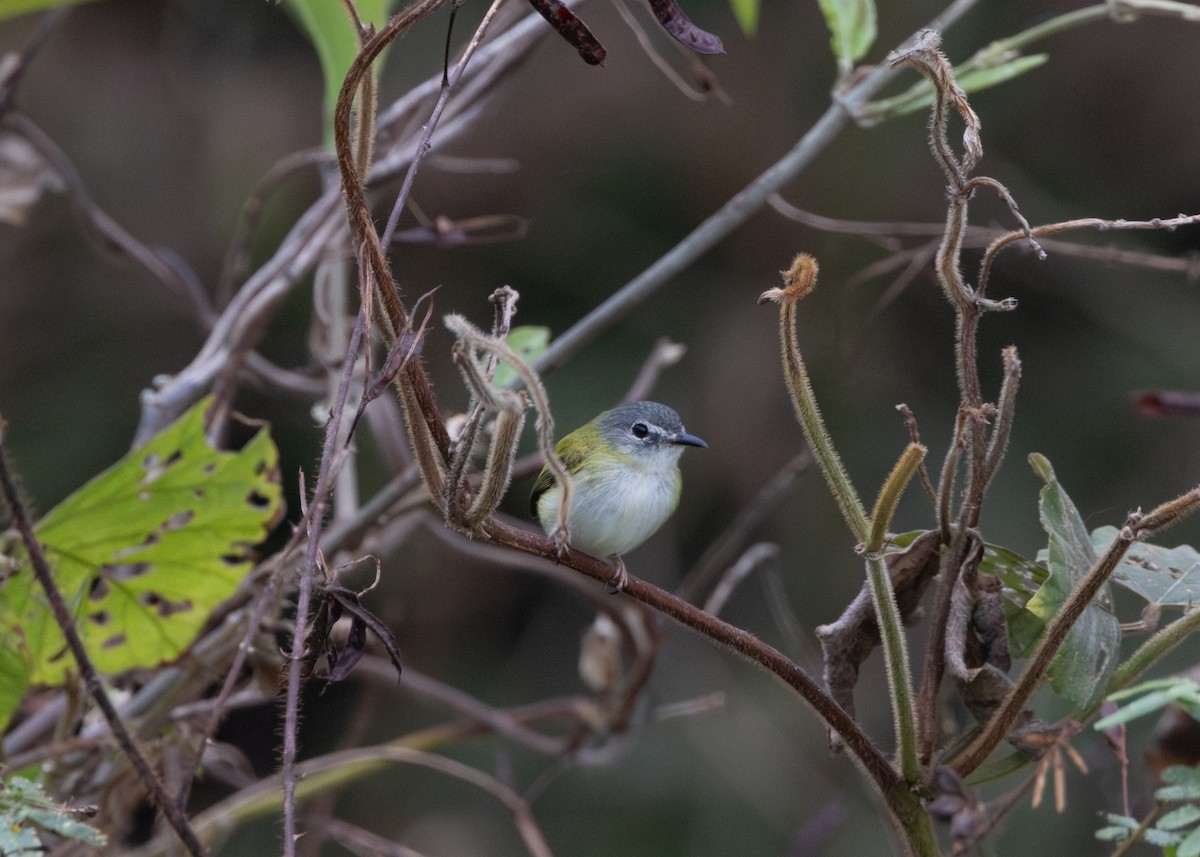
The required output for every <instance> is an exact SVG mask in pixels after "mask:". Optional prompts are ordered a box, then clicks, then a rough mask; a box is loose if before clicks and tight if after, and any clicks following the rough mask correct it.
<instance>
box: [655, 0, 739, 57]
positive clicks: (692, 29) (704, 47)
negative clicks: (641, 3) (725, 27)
mask: <svg viewBox="0 0 1200 857" xmlns="http://www.w3.org/2000/svg"><path fill="white" fill-rule="evenodd" d="M650 9H651V10H652V11H653V12H654V17H655V18H658V23H660V24H662V27H663V29H664V30H666V31H667V32H668V33H670V34H671V37H672V38H674V39H675V41H677V42H679V44H681V45H683V46H684V47H686V48H691V49H692V50H694V51H695V52H696V53H698V54H719V53H723V52H724V51H725V46H724V45H723V44H721V40H720V39H719V38H717V37H716V36H714V35H713V34H712V33H707V32H705V31H704V30H701V29H700V28H699V27H697V26H696V25H695V24H693V23H692V22H691V21H689V20H688V17H687V15H685V14H683V10H682V9H680V8H679V4H678V3H676V2H675V0H650Z"/></svg>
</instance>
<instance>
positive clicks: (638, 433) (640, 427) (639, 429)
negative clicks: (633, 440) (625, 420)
mask: <svg viewBox="0 0 1200 857" xmlns="http://www.w3.org/2000/svg"><path fill="white" fill-rule="evenodd" d="M629 430H630V431H631V432H633V436H634V437H637V438H642V437H645V436H646V435H648V434H650V427H649V426H648V425H646V424H645V423H634V424H633V426H632V427H631V428H630V429H629Z"/></svg>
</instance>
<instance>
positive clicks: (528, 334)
mask: <svg viewBox="0 0 1200 857" xmlns="http://www.w3.org/2000/svg"><path fill="white" fill-rule="evenodd" d="M505 342H507V343H508V347H509V348H511V349H512V350H513V351H515V352H516V353H517V356H518V357H520V358H521V359H522V360H524V361H525V362H526V363H532V362H533V361H535V360H537V359H538V358H539V357H541V356H542V353H543V352H544V351H545V350H546V349H547V348H548V347H550V328H548V327H539V326H537V325H532V324H527V325H522V326H520V327H514V328H513V329H512V330H511V331H509V334H508V338H507V339H506V340H505ZM516 377H517V372H516V370H515V369H513V368H512V367H511V366H509V365H508V364H507V363H504V362H501V363H500V364H499V365H498V366H497V367H496V375H495V377H494V378H493V379H492V385H493V386H495V387H504V386H507V385H508V384H509V383H510V382H511V381H512V380H513V379H515V378H516Z"/></svg>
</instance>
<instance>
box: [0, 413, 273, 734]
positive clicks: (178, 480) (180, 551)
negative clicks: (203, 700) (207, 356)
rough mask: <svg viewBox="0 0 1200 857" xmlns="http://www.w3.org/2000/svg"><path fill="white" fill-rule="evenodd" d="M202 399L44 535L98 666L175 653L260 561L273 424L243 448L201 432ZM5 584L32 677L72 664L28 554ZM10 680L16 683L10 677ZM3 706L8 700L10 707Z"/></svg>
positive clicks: (269, 518) (50, 522) (6, 618)
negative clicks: (222, 444)
mask: <svg viewBox="0 0 1200 857" xmlns="http://www.w3.org/2000/svg"><path fill="white" fill-rule="evenodd" d="M209 404H210V400H207V399H206V400H205V401H203V402H201V403H199V404H198V405H196V406H195V407H193V408H192V409H191V410H190V411H188V412H187V413H186V414H184V415H183V416H182V417H181V418H180V419H179V420H178V421H177V422H176V423H174V424H173V425H172V426H170V427H169V428H167V429H166V430H165V431H163V432H162V433H161V434H159V435H158V436H156V437H154V438H152V439H151V440H150V441H149V442H148V443H147V444H146V445H145V446H143V447H141V448H140V449H137V450H134V451H133V452H131V453H129V454H128V455H126V456H125V457H124V458H122V459H121V460H120V461H118V462H117V463H116V464H115V465H113V466H112V467H111V468H109V469H108V470H106V471H105V472H104V473H101V474H100V475H99V476H97V477H96V478H95V479H93V480H92V481H91V482H89V483H88V484H87V485H85V486H83V487H82V488H80V489H79V490H78V491H76V492H75V493H74V494H72V495H71V496H70V497H68V498H67V499H66V500H64V501H63V502H62V503H61V504H59V505H58V506H56V507H55V508H54V509H53V510H51V511H50V512H49V513H48V514H47V515H46V516H45V517H44V518H43V519H42V520H41V521H40V522H39V523H38V525H37V528H36V533H37V538H38V541H39V542H40V543H41V544H42V545H43V548H44V550H45V553H46V558H47V560H48V561H49V563H50V565H51V568H52V569H53V572H54V577H55V581H56V583H57V584H58V589H59V591H60V592H61V593H62V595H63V597H64V598H65V599H66V601H67V604H68V605H69V606H70V608H71V610H72V612H73V615H74V617H75V627H76V629H77V630H78V632H79V635H80V637H81V638H82V640H83V643H84V645H85V647H86V648H87V652H88V655H89V656H90V657H91V659H92V661H93V663H94V664H95V666H96V668H97V669H99V670H100V671H101V672H103V673H107V674H114V673H120V672H123V671H125V670H129V669H133V668H136V667H151V666H156V665H158V664H160V663H162V662H164V661H169V660H171V659H173V658H175V657H177V656H178V655H179V654H181V653H182V652H183V651H184V649H186V648H187V646H188V645H190V644H191V642H192V641H193V640H194V639H195V637H196V634H197V633H198V632H199V631H200V629H201V627H202V626H203V625H204V623H205V621H206V620H207V619H208V616H209V614H210V613H211V612H212V610H213V609H214V608H215V607H216V606H217V605H218V604H220V603H221V602H222V601H224V600H225V599H226V598H228V597H229V596H230V595H232V594H233V592H234V590H235V589H236V588H237V586H238V584H239V583H241V581H242V579H243V578H244V577H245V576H246V573H247V572H248V571H249V570H250V568H251V565H252V554H251V549H252V547H253V546H254V545H256V544H257V543H259V542H261V541H262V540H263V539H264V538H265V537H266V535H267V533H268V532H269V530H270V528H271V527H272V526H273V524H274V523H275V522H276V521H277V520H278V517H279V515H280V514H281V507H282V497H281V490H280V485H279V471H278V451H277V450H276V449H275V445H274V443H272V441H271V438H270V435H269V434H268V433H267V431H266V430H265V429H260V430H259V431H258V432H257V433H256V434H255V435H254V437H253V438H252V439H251V440H250V442H249V443H247V444H246V445H245V446H244V447H243V448H242V449H241V450H239V451H237V452H218V451H216V450H214V449H212V448H211V447H210V446H209V445H208V443H207V441H206V440H205V437H204V414H205V411H206V410H207V408H208V406H209ZM17 561H18V563H19V565H18V567H17V570H16V571H15V572H14V573H13V574H12V575H11V576H10V577H9V578H8V580H7V581H6V582H5V584H4V586H3V588H0V623H2V624H3V626H6V627H8V628H10V629H11V630H12V633H11V635H10V638H11V639H13V640H14V642H15V646H14V648H15V650H16V652H17V653H18V654H19V655H20V656H21V659H22V661H23V662H24V664H25V667H26V669H27V670H28V681H29V682H30V683H34V684H50V685H53V684H58V683H60V682H62V681H63V679H64V678H65V677H66V675H67V673H68V671H72V670H74V668H75V664H74V660H73V658H72V656H71V654H70V652H69V651H67V649H66V642H65V639H64V637H63V634H62V631H61V630H60V629H59V627H58V624H57V623H56V622H55V620H54V617H53V615H52V614H51V611H50V608H49V605H48V604H47V602H46V597H45V593H44V591H43V590H42V588H41V586H40V584H38V582H37V580H36V579H34V576H33V572H32V569H31V568H30V567H29V562H28V558H27V557H24V556H23V555H21V554H18V555H17ZM10 684H11V683H10ZM2 707H3V703H0V713H2Z"/></svg>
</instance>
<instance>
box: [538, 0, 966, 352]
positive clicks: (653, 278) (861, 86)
mask: <svg viewBox="0 0 1200 857" xmlns="http://www.w3.org/2000/svg"><path fill="white" fill-rule="evenodd" d="M976 2H978V0H954V2H952V3H951V4H950V5H949V6H947V7H946V8H945V10H943V11H942V13H941V14H939V15H938V16H937V17H936V18H935V19H934V20H933V21H931V22H930V23H929V28H931V29H936V30H939V31H942V32H944V31H945V30H946V28H948V27H950V26H951V25H952V24H953V23H954V22H955V21H957V20H958V19H959V18H961V17H962V16H963V15H964V14H966V13H967V11H968V10H969V9H970V8H971V7H972V6H974V5H975V4H976ZM916 38H917V37H916V36H915V35H914V36H913V37H911V38H910V39H908V40H907V41H906V42H905V45H906V46H907V45H909V44H911V43H913V42H914V41H915V40H916ZM895 76H896V72H895V70H893V69H890V68H887V67H886V66H878V67H876V68H875V69H873V70H871V71H870V72H868V73H867V74H866V75H864V76H863V78H862V80H860V81H859V82H858V83H857V84H855V85H854V86H853V87H851V88H850V89H849V90H848V91H847V92H846V93H845V94H844V95H843V96H842V97H839V98H838V99H837V100H836V101H835V102H834V103H833V104H832V105H830V107H829V109H828V110H826V111H825V113H824V114H822V116H821V118H820V119H818V120H817V121H816V123H815V124H814V125H813V126H812V128H810V129H809V130H808V132H807V133H806V134H805V135H804V136H803V137H801V138H800V140H799V141H798V142H797V143H796V145H795V146H793V147H792V149H791V150H790V151H788V152H787V154H785V155H784V156H783V157H782V158H780V159H779V160H778V161H776V162H775V163H774V164H772V165H771V166H770V167H768V168H767V169H766V171H765V172H763V173H762V174H761V175H759V176H758V178H756V179H754V181H752V182H751V183H750V184H749V185H747V186H746V187H745V188H744V189H743V190H741V191H740V192H738V193H737V194H735V195H734V196H733V197H732V198H731V199H729V201H728V202H726V203H725V204H724V205H723V206H721V207H720V208H719V209H718V210H717V211H716V212H714V213H713V214H711V215H709V217H707V218H706V219H705V220H704V221H703V222H702V223H701V224H700V225H699V226H697V227H696V228H695V229H693V230H692V231H691V232H690V233H688V235H687V236H685V237H684V238H683V239H682V240H681V241H680V242H679V243H678V244H676V245H675V246H674V247H673V248H671V250H669V251H667V252H666V253H665V254H663V255H662V256H661V257H660V258H659V259H658V260H657V261H656V262H654V264H652V265H651V266H650V267H648V268H646V270H644V271H642V272H641V273H640V274H638V275H637V276H636V277H634V278H633V279H632V280H630V281H629V282H628V283H626V284H625V285H624V286H622V287H621V288H620V289H618V290H617V291H615V292H614V293H613V294H612V295H610V296H609V297H608V299H606V300H605V301H604V302H603V303H602V304H600V306H598V307H596V308H595V309H594V310H592V311H591V312H590V313H588V314H587V315H586V316H584V317H583V318H582V319H580V320H579V321H578V322H576V323H575V324H574V325H573V326H572V327H571V328H570V329H568V330H567V331H566V332H564V333H563V334H562V335H561V336H559V337H557V338H556V339H555V340H554V342H552V343H551V344H550V347H549V348H548V349H546V352H545V353H544V354H543V355H542V356H541V357H540V358H538V360H537V361H536V362H535V363H534V366H533V368H534V370H535V371H536V372H538V374H540V375H545V374H546V373H548V372H551V371H553V370H554V369H558V368H559V367H561V366H563V365H564V364H566V362H567V361H568V360H570V359H571V358H572V357H574V356H575V355H576V354H578V353H579V352H580V351H582V350H583V349H584V347H586V346H587V345H588V344H589V343H590V342H591V341H592V340H594V339H595V338H596V337H597V336H599V335H600V333H601V332H603V331H604V330H607V329H608V328H609V327H611V326H612V325H614V324H615V323H616V322H618V321H619V320H620V319H622V318H624V317H625V316H626V315H628V314H629V313H631V312H633V310H634V309H636V308H637V307H638V306H639V305H640V304H641V303H642V302H643V301H644V300H646V299H647V298H649V297H650V296H651V295H653V294H654V293H655V292H657V291H658V290H659V289H660V288H662V287H663V286H665V285H666V284H667V283H669V282H671V281H672V280H673V279H674V278H675V277H676V276H678V275H679V274H681V273H683V271H684V270H685V269H686V268H687V267H688V266H690V265H691V264H692V263H693V262H695V261H696V260H697V259H698V258H699V257H700V256H702V255H703V254H704V253H706V252H707V251H708V250H710V249H712V248H713V247H714V246H716V245H717V243H718V242H720V241H721V240H722V239H724V238H725V237H726V236H728V235H729V234H730V233H732V232H733V231H734V230H735V229H737V228H738V227H739V226H741V225H742V224H743V223H745V222H746V221H747V220H749V219H750V218H751V217H752V216H754V214H755V213H756V212H757V211H758V210H759V209H761V208H762V206H763V205H765V204H766V202H767V200H768V198H769V197H770V196H771V194H773V193H776V192H778V191H779V190H781V189H782V188H783V187H784V186H785V185H787V184H789V183H790V182H791V181H792V180H793V179H795V178H796V176H798V175H799V174H800V173H801V172H803V171H804V170H805V169H806V168H807V167H808V166H809V165H810V164H812V163H813V161H815V160H816V158H817V156H818V155H819V154H820V153H821V152H822V151H823V150H824V149H825V147H826V146H828V145H830V144H831V143H832V142H833V141H834V139H836V138H837V136H838V134H839V133H840V132H841V130H842V129H843V128H844V127H845V126H846V124H847V123H848V122H850V121H851V119H852V117H853V116H854V113H855V112H856V111H857V110H858V109H859V108H860V107H861V106H862V105H864V104H866V103H867V101H868V100H870V98H871V97H872V96H873V95H874V94H875V93H877V92H878V91H879V90H880V89H882V88H883V87H884V86H886V85H887V84H888V83H889V82H890V81H891V80H892V79H893V78H894V77H895Z"/></svg>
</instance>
